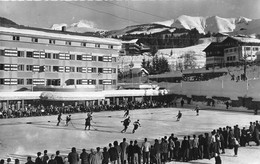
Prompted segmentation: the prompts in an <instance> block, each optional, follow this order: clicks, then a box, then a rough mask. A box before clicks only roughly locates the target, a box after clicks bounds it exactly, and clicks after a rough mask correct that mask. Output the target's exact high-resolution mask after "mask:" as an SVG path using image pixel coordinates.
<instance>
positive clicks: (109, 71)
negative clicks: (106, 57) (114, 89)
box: [103, 68, 112, 74]
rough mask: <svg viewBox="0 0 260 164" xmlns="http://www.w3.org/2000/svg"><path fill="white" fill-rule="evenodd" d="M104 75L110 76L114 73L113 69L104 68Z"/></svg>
mask: <svg viewBox="0 0 260 164" xmlns="http://www.w3.org/2000/svg"><path fill="white" fill-rule="evenodd" d="M103 73H106V74H110V73H112V69H111V68H103Z"/></svg>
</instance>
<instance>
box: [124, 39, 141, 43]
mask: <svg viewBox="0 0 260 164" xmlns="http://www.w3.org/2000/svg"><path fill="white" fill-rule="evenodd" d="M137 41H138V39H132V40H128V41H122V43H124V44H127V43H128V44H130V43H136V42H137Z"/></svg>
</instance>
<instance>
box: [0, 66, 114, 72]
mask: <svg viewBox="0 0 260 164" xmlns="http://www.w3.org/2000/svg"><path fill="white" fill-rule="evenodd" d="M75 68H76V69H75ZM0 70H4V71H33V72H67V73H69V72H75V71H76V72H81V73H97V72H98V73H104V74H112V73H116V68H96V67H70V66H65V67H63V66H47V65H45V66H40V65H26V67H25V65H23V64H19V65H17V64H0Z"/></svg>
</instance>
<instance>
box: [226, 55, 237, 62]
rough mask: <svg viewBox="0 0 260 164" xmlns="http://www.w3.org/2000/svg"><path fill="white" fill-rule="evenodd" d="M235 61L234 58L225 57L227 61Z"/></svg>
mask: <svg viewBox="0 0 260 164" xmlns="http://www.w3.org/2000/svg"><path fill="white" fill-rule="evenodd" d="M235 60H236V56H228V57H227V61H235Z"/></svg>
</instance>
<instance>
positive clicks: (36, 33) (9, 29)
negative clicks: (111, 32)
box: [0, 26, 121, 45]
mask: <svg viewBox="0 0 260 164" xmlns="http://www.w3.org/2000/svg"><path fill="white" fill-rule="evenodd" d="M0 32H5V33H13V34H17V35H19V34H20V35H21V34H23V35H29V36H33V37H37V36H38V37H43V38H46V37H48V38H57V39H66V40H78V41H83V42H95V43H103V44H113V45H121V41H120V40H117V39H112V38H98V37H93V36H84V35H83V34H82V35H81V34H78V33H73V35H72V34H70V33H68V32H64V33H57V31H54V30H47V29H42V30H39V29H37V30H36V29H26V28H15V27H2V26H0Z"/></svg>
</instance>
